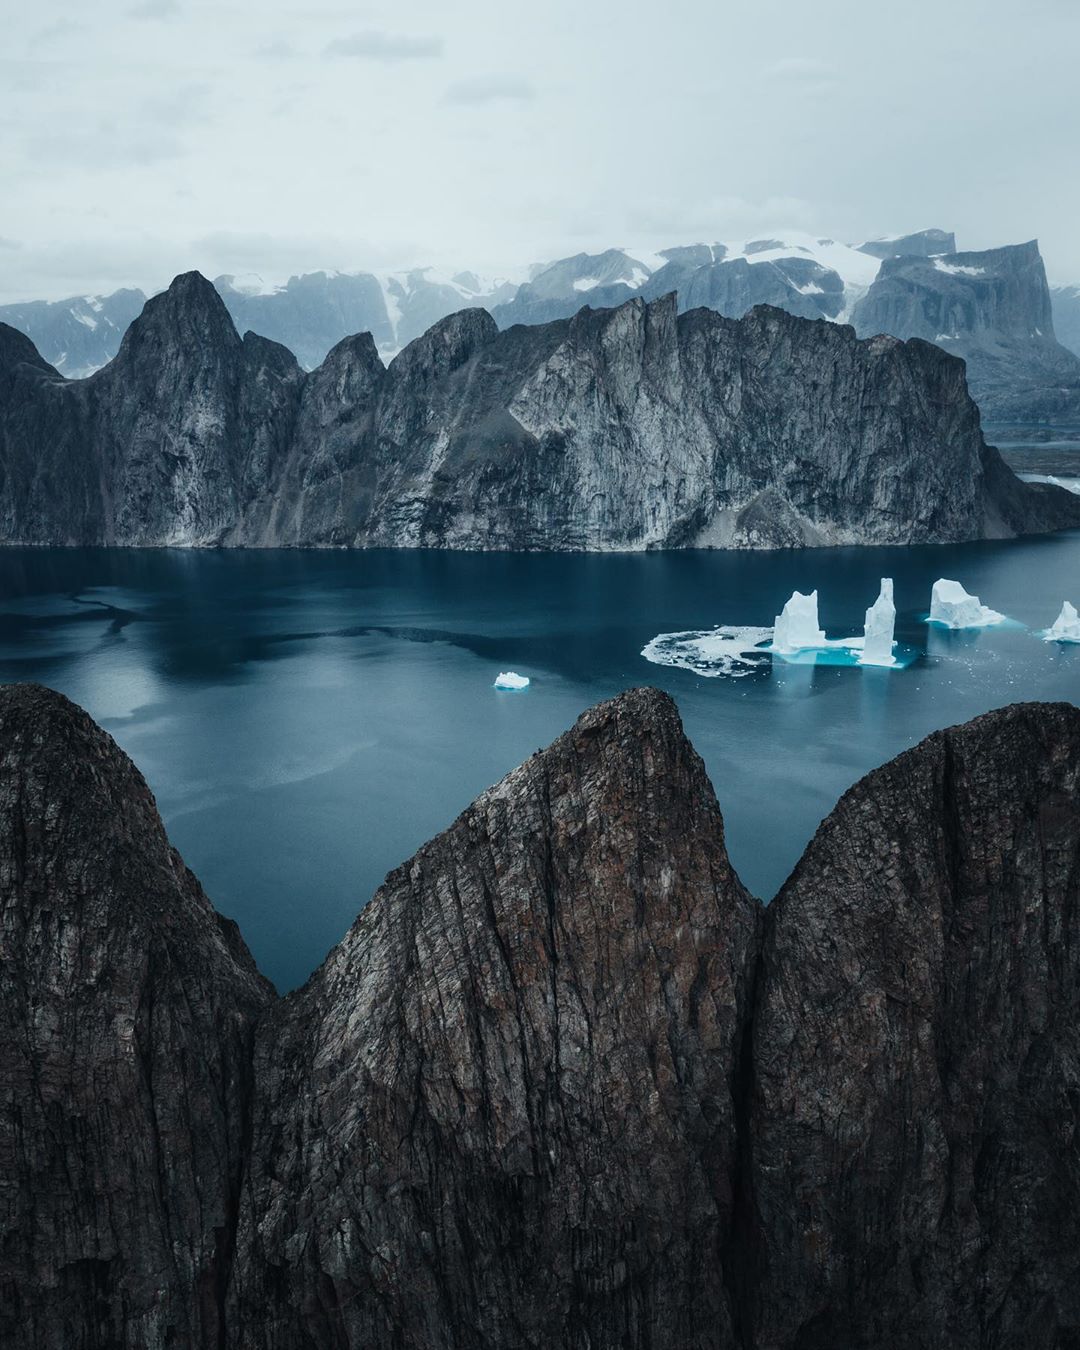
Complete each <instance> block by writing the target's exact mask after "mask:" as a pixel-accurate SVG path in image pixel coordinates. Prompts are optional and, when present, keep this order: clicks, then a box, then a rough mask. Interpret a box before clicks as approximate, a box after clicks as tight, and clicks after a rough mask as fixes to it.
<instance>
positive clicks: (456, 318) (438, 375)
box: [389, 309, 499, 380]
mask: <svg viewBox="0 0 1080 1350" xmlns="http://www.w3.org/2000/svg"><path fill="white" fill-rule="evenodd" d="M498 331H499V330H498V328H497V326H496V324H495V320H494V319H493V318H492V317H491V315H490V314H489V313H488V312H487V310H486V309H462V310H458V311H457V313H455V314H448V315H447V316H446V318H445V319H440V320H439V321H438V323H436V324H433V325H432V326H431V327H430V328H429V329H428V330H427V332H426V333H424V335H423V336H422V337H418V338H415V339H414V340H413V341H412V342H410V343H409V345H408V346H407V347H406V348H405V349H404V350H403V351H401V352H399V353H398V355H397V356H395V357H394V359H393V361H391V363H390V366H389V369H390V371H391V372H392V373H393V375H394V377H395V378H396V379H397V380H402V379H409V380H439V379H443V378H445V377H446V376H447V375H452V374H453V372H454V371H455V370H457V369H458V367H459V366H463V365H464V364H465V363H466V361H468V360H469V359H470V358H471V357H472V356H473V355H474V354H475V353H476V352H477V351H478V350H479V349H480V348H481V347H484V346H486V345H487V343H489V342H490V341H491V340H492V338H494V337H495V336H496V335H497V334H498Z"/></svg>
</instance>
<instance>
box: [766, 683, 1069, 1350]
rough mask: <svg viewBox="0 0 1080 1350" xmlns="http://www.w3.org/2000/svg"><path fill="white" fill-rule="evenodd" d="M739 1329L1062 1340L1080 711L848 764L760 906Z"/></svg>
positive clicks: (942, 737) (913, 1343)
mask: <svg viewBox="0 0 1080 1350" xmlns="http://www.w3.org/2000/svg"><path fill="white" fill-rule="evenodd" d="M767 929H768V935H767V938H766V943H765V951H764V959H763V974H762V978H761V984H760V993H759V999H758V1006H757V1008H756V1011H755V1015H754V1053H753V1064H754V1084H753V1092H752V1109H751V1112H750V1118H749V1133H750V1137H751V1139H752V1141H753V1143H752V1149H753V1168H752V1177H753V1182H752V1184H753V1189H754V1208H755V1214H756V1220H757V1223H758V1226H759V1240H760V1264H759V1267H758V1269H759V1274H760V1277H761V1278H760V1284H758V1285H757V1288H756V1310H755V1312H756V1315H755V1326H756V1335H755V1340H754V1344H755V1346H756V1347H757V1348H758V1350H770V1348H772V1347H776V1348H777V1350H779V1347H788V1346H797V1347H799V1350H833V1348H834V1347H837V1346H844V1347H849V1348H850V1350H862V1347H865V1348H866V1350H870V1348H871V1347H876V1346H889V1347H891V1348H892V1350H916V1347H918V1348H919V1350H922V1348H923V1347H927V1348H928V1347H931V1346H945V1345H948V1346H950V1347H956V1348H957V1350H964V1348H966V1347H971V1350H975V1348H976V1347H995V1350H996V1348H997V1347H1000V1348H1001V1350H1005V1347H1017V1350H1019V1347H1025V1350H1032V1348H1033V1347H1046V1350H1050V1347H1055V1348H1057V1347H1066V1346H1072V1345H1076V1344H1077V1343H1078V1338H1080V1283H1078V1281H1077V1274H1078V1263H1080V1148H1078V1144H1080V1019H1078V1012H1080V711H1078V710H1077V709H1075V708H1072V707H1066V706H1061V705H1059V706H1048V705H1036V704H1028V705H1023V704H1022V705H1018V706H1016V707H1012V708H1006V709H1003V710H1002V711H1001V712H996V713H990V714H988V715H987V716H985V717H980V718H978V719H976V720H975V721H974V722H970V723H968V724H967V725H966V726H963V727H958V728H954V729H952V730H949V731H944V732H939V733H937V734H936V735H933V736H931V737H930V738H929V739H928V740H926V741H924V742H923V743H922V744H921V745H920V746H918V747H917V748H916V749H914V750H911V751H909V752H908V753H907V754H904V755H901V756H900V757H899V758H898V759H896V760H894V761H893V762H892V763H891V764H887V765H886V766H885V767H884V768H882V769H879V770H877V771H876V772H874V773H872V774H870V775H869V776H868V777H867V778H865V779H864V780H863V781H862V782H861V783H859V784H857V785H856V786H855V787H854V788H852V789H851V791H850V792H848V793H847V794H846V796H845V797H844V798H843V799H842V800H841V802H840V804H839V805H838V806H837V808H836V809H835V811H834V812H833V813H832V815H831V816H830V817H829V818H828V819H827V820H826V821H825V822H824V824H823V825H822V826H821V829H820V830H819V831H818V834H817V836H816V838H815V839H814V841H813V842H812V843H811V844H810V847H809V848H808V849H807V851H806V853H805V855H804V856H803V859H802V861H801V862H800V863H799V865H798V867H797V868H796V870H795V872H794V874H793V875H792V877H791V879H790V880H789V881H788V883H787V885H786V886H785V887H784V889H783V891H782V892H781V894H780V896H779V897H778V898H777V900H775V901H774V902H773V904H772V905H770V907H769V910H768V923H767Z"/></svg>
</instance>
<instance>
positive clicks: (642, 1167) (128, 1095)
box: [0, 687, 1080, 1350]
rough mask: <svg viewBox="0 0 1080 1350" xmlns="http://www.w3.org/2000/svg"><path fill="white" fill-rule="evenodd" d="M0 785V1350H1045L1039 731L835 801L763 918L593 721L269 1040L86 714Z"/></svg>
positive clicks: (679, 794) (1075, 858)
mask: <svg viewBox="0 0 1080 1350" xmlns="http://www.w3.org/2000/svg"><path fill="white" fill-rule="evenodd" d="M0 747H2V750H0V913H2V915H3V925H4V926H3V930H2V947H0V1022H2V1025H3V1030H4V1033H5V1034H4V1036H3V1038H2V1039H0V1044H2V1047H3V1048H2V1052H0V1206H2V1207H0V1331H2V1332H3V1334H4V1344H5V1345H11V1346H13V1347H16V1350H22V1348H23V1347H26V1348H27V1350H69V1347H77V1348H78V1350H81V1348H82V1347H86V1348H87V1350H89V1348H90V1347H101V1346H105V1345H109V1346H113V1345H118V1346H124V1347H131V1350H134V1347H136V1346H153V1347H164V1346H172V1347H175V1350H184V1348H186V1347H198V1350H204V1347H205V1348H206V1350H209V1347H214V1348H215V1350H254V1348H255V1347H258V1348H259V1350H293V1347H298V1346H303V1347H307V1348H308V1350H324V1348H325V1350H346V1348H349V1347H355V1350H360V1347H363V1348H364V1350H381V1348H385V1350H401V1348H408V1350H414V1348H415V1350H420V1347H424V1348H425V1350H427V1347H445V1348H446V1350H450V1347H454V1348H455V1350H480V1347H484V1348H485V1350H486V1348H487V1347H490V1346H493V1345H498V1346H500V1347H505V1350H539V1348H540V1347H556V1346H557V1347H565V1350H587V1348H588V1347H596V1346H615V1345H625V1346H634V1347H646V1346H647V1347H650V1350H686V1348H687V1347H690V1348H692V1350H706V1348H708V1350H728V1348H729V1347H730V1348H731V1350H826V1348H828V1350H835V1347H837V1346H845V1347H851V1350H872V1348H876V1347H882V1346H890V1347H896V1350H936V1347H940V1346H942V1345H949V1346H957V1347H959V1348H960V1350H969V1348H970V1350H1007V1348H1008V1350H1011V1348H1012V1347H1018V1346H1024V1347H1025V1350H1063V1347H1067V1346H1070V1345H1072V1344H1073V1343H1074V1342H1075V1341H1076V1339H1077V1335H1078V1332H1080V1294H1078V1286H1077V1281H1076V1269H1075V1266H1076V1252H1077V1250H1080V1155H1078V1152H1077V1147H1076V1141H1077V1135H1078V1129H1080V1114H1078V1107H1077V1102H1078V1101H1080V1031H1078V1026H1080V1022H1078V1018H1077V1013H1078V1010H1080V811H1078V808H1080V710H1077V709H1076V708H1073V707H1069V706H1065V705H1020V706H1016V707H1013V708H1007V709H1003V710H1001V711H1000V712H997V713H991V714H988V715H986V716H984V717H981V718H979V719H977V720H976V721H974V722H972V723H969V724H968V725H967V726H964V727H960V728H954V729H952V730H950V731H946V732H939V733H936V734H935V735H933V736H931V737H930V738H929V739H928V740H926V741H924V742H923V743H922V744H921V745H920V746H918V747H916V748H915V749H914V750H912V751H909V752H907V753H906V754H904V755H901V756H900V757H899V758H898V759H896V760H894V761H893V762H892V763H891V764H888V765H886V766H885V767H884V768H883V769H880V770H877V771H876V772H874V773H872V774H870V775H869V776H868V777H867V778H866V779H864V780H863V781H862V782H861V783H859V784H857V785H856V786H855V787H854V788H852V789H851V791H850V792H848V793H847V794H846V795H845V797H844V798H843V799H842V800H841V802H840V804H839V805H838V806H837V808H836V810H835V811H834V812H833V814H832V815H831V816H830V817H829V818H828V820H826V821H825V822H824V824H823V825H822V827H821V829H820V830H819V832H818V835H817V836H816V838H815V839H814V841H813V842H812V843H811V845H810V847H809V848H808V849H807V851H806V854H805V855H804V857H803V859H802V861H801V862H800V864H799V865H798V867H797V868H796V870H795V872H794V873H793V874H792V877H791V879H790V880H789V881H788V883H787V884H786V886H785V887H784V888H783V890H782V892H781V894H780V896H779V897H778V898H777V900H776V901H774V903H773V904H772V905H771V906H769V908H768V909H765V910H763V909H761V908H760V907H759V906H758V905H757V903H756V902H754V901H753V900H751V898H750V897H749V896H748V895H747V894H746V892H745V890H744V889H743V887H742V886H741V885H740V883H739V881H738V878H737V877H736V876H735V875H734V873H733V872H732V870H731V866H730V864H729V862H728V859H727V855H726V852H725V849H724V841H723V824H722V820H721V817H720V813H719V809H718V806H717V803H716V800H715V798H714V796H713V793H712V789H711V787H710V785H709V783H708V780H707V779H706V777H705V774H704V770H703V767H702V765H701V762H700V760H699V759H698V757H697V756H696V755H695V754H694V752H693V750H692V749H691V747H690V746H689V745H688V743H687V742H686V740H685V738H684V736H683V733H682V729H681V726H680V724H679V720H678V716H677V714H676V712H675V709H674V706H673V704H672V703H671V701H670V700H669V699H668V698H667V697H666V696H665V695H663V694H660V693H658V692H656V691H651V690H634V691H631V692H628V693H626V694H623V695H620V696H619V697H618V698H616V699H613V700H611V701H610V702H608V703H605V704H601V705H599V706H598V707H596V708H594V709H592V710H590V711H589V712H587V713H585V714H584V715H583V716H582V717H581V718H580V719H579V721H578V723H577V724H576V726H575V727H574V728H573V729H572V730H571V731H570V732H568V733H567V734H566V735H565V736H563V737H561V738H560V739H559V740H558V741H556V742H555V743H554V744H553V745H552V746H551V747H549V748H548V749H547V750H545V751H542V752H540V753H538V754H537V755H535V756H533V758H532V759H530V760H529V761H528V762H527V763H526V764H524V765H522V766H521V767H520V768H519V769H517V770H515V771H514V772H513V773H511V774H510V775H509V776H508V777H507V778H506V779H504V780H503V782H501V783H500V784H498V785H497V786H496V787H494V788H492V789H491V790H490V791H488V792H486V793H484V794H483V795H482V796H481V797H480V798H478V800H477V801H476V802H475V803H474V804H473V805H472V806H471V807H470V808H469V809H468V810H467V811H466V812H465V813H464V814H463V815H462V816H461V817H460V818H459V819H458V820H457V821H456V822H455V823H454V824H453V825H452V826H451V827H450V829H449V830H447V831H446V832H445V833H444V834H443V835H441V836H439V837H438V838H437V839H435V840H433V841H432V842H431V843H430V844H428V845H427V846H425V847H424V848H423V849H421V850H420V852H419V853H418V854H417V855H416V857H415V858H413V859H412V860H411V861H410V862H408V863H406V864H405V865H404V866H402V867H401V868H399V869H397V870H396V871H395V872H393V873H391V874H390V876H389V877H388V878H387V880H386V883H385V884H384V886H383V887H382V888H381V890H380V891H379V892H378V894H377V895H376V896H375V898H374V899H373V900H372V901H371V903H370V904H369V905H368V907H367V908H366V909H365V910H364V912H363V913H362V914H361V916H360V918H359V919H358V920H357V922H356V924H355V925H354V927H353V928H352V930H351V931H350V933H349V934H348V936H347V937H346V938H345V939H344V941H343V942H342V943H341V944H340V946H339V947H338V948H336V949H335V950H334V951H333V952H332V953H331V954H330V956H329V957H328V959H327V961H326V963H325V964H324V965H323V967H322V968H321V969H320V970H319V971H318V972H316V974H315V975H314V976H313V977H312V979H311V980H310V981H309V982H308V984H307V985H306V986H305V987H304V988H303V989H302V990H299V991H297V992H296V993H295V994H292V995H290V996H288V997H287V998H286V999H284V1000H281V1001H271V996H270V994H269V992H268V991H267V990H266V988H265V987H264V985H263V984H262V982H261V981H260V980H259V979H258V977H257V975H256V974H255V973H254V971H253V969H252V966H251V963H250V959H249V958H248V956H247V953H246V951H245V950H244V948H243V945H242V943H241V942H240V940H239V938H238V936H237V934H236V932H235V929H234V928H233V927H232V926H231V925H229V924H228V923H226V921H224V920H221V919H219V918H218V917H217V916H216V915H214V913H213V911H212V910H211V909H210V907H209V905H208V903H207V902H206V900H205V898H204V897H203V895H202V892H201V891H200V890H199V888H198V885H197V883H196V882H195V881H194V879H193V878H192V877H191V875H190V873H188V872H187V871H186V870H185V869H184V867H183V865H182V863H181V862H180V860H179V859H178V858H177V856H176V855H175V853H173V852H172V851H171V850H170V849H169V848H168V845H167V843H166V841H165V837H164V833H163V831H162V829H161V825H160V822H159V821H158V819H157V816H156V813H155V812H154V809H153V802H152V799H151V798H150V795H149V793H148V791H147V789H146V786H145V784H144V783H143V782H142V779H141V778H140V777H139V776H138V774H137V772H136V771H135V770H134V769H133V767H132V766H131V765H130V763H129V762H128V761H127V760H126V759H125V757H124V756H123V755H122V754H121V753H120V752H119V751H118V750H117V749H116V747H115V746H114V745H113V743H112V742H111V740H110V739H109V738H108V737H107V736H106V735H105V734H104V733H102V732H100V731H99V730H97V729H96V728H95V727H94V726H93V724H92V723H91V722H90V721H89V719H88V718H86V717H85V715H84V714H82V713H80V712H79V711H78V710H77V709H74V708H73V707H72V706H71V705H70V704H68V703H67V702H66V701H65V700H63V699H62V698H60V696H59V695H55V694H51V693H49V692H48V691H45V690H41V689H38V688H34V687H15V688H8V689H5V690H2V691H0ZM255 1023H257V1024H256V1025H255V1030H254V1035H253V1031H252V1027H253V1024H255ZM253 1040H254V1044H253Z"/></svg>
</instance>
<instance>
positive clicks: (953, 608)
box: [930, 577, 1005, 628]
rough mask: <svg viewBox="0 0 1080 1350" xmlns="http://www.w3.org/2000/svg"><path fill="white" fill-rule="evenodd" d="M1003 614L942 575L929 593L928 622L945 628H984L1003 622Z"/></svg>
mask: <svg viewBox="0 0 1080 1350" xmlns="http://www.w3.org/2000/svg"><path fill="white" fill-rule="evenodd" d="M1004 619H1005V615H1004V614H999V613H998V612H997V610H996V609H989V608H988V607H987V606H986V605H984V604H983V603H982V601H981V600H980V599H979V597H978V596H977V595H968V593H967V591H965V590H964V588H963V586H961V585H960V583H959V582H958V581H949V580H948V579H947V578H946V577H942V578H941V580H940V581H935V582H934V589H933V591H932V592H931V595H930V622H931V623H940V624H941V625H942V626H943V627H945V628H986V627H987V626H988V625H990V624H993V623H1003V622H1004Z"/></svg>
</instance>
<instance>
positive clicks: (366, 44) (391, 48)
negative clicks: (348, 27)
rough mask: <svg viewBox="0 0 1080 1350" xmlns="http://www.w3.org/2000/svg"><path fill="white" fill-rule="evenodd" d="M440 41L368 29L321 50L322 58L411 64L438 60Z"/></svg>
mask: <svg viewBox="0 0 1080 1350" xmlns="http://www.w3.org/2000/svg"><path fill="white" fill-rule="evenodd" d="M442 53H443V40H442V38H441V37H409V36H406V35H405V34H402V33H383V32H380V31H378V30H375V29H372V30H370V31H369V32H366V33H354V34H353V36H352V37H345V38H335V39H334V41H333V42H328V43H327V44H326V46H325V47H324V48H323V55H324V56H354V57H358V58H360V59H361V60H365V61H415V60H421V59H428V58H430V57H433V56H442Z"/></svg>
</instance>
